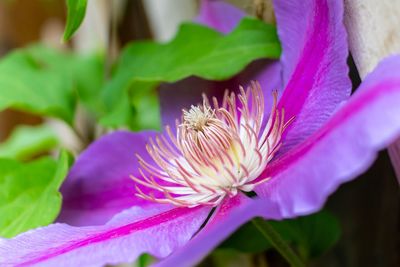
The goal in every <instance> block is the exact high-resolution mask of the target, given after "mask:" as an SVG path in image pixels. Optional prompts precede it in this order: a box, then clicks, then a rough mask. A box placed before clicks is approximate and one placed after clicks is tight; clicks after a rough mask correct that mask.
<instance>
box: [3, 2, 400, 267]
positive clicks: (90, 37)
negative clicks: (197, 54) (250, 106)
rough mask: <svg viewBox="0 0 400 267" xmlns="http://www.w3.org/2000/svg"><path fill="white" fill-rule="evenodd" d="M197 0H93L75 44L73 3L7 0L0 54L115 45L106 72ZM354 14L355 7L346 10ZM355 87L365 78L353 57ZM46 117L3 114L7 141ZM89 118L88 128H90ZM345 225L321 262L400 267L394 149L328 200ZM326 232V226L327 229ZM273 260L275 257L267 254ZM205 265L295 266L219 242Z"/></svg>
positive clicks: (264, 13)
mask: <svg viewBox="0 0 400 267" xmlns="http://www.w3.org/2000/svg"><path fill="white" fill-rule="evenodd" d="M227 2H230V3H233V4H235V5H236V6H238V7H240V8H242V9H243V10H245V11H246V12H248V14H250V15H253V16H257V17H259V18H261V19H263V20H265V21H267V22H274V17H273V10H272V4H271V2H270V1H265V0H236V1H233V0H232V1H227ZM198 8H199V2H198V1H196V0H113V1H112V0H91V1H89V5H88V8H87V14H86V17H85V20H84V23H83V25H82V27H81V28H80V29H79V31H78V33H77V34H76V36H75V37H74V38H73V40H72V41H71V42H69V43H62V42H61V41H60V40H61V37H62V33H63V30H64V24H65V18H66V7H65V1H62V0H1V1H0V56H3V55H5V54H7V53H8V52H9V51H11V50H13V49H16V48H19V47H24V46H26V45H28V44H31V43H36V42H43V43H45V44H47V45H49V46H53V47H56V48H59V49H72V50H74V51H76V52H78V53H82V54H85V53H89V52H91V51H94V50H97V49H104V50H105V51H107V52H106V53H107V61H108V63H107V64H106V67H105V70H104V73H105V77H107V75H108V74H109V71H110V67H111V65H112V62H113V60H114V59H115V58H116V55H117V54H118V53H119V51H120V49H121V47H123V46H124V45H125V44H126V43H127V42H130V41H132V40H140V39H155V40H158V41H167V40H169V39H171V38H172V37H173V36H174V34H175V32H176V30H177V27H178V25H179V24H180V23H181V22H183V21H188V20H191V19H193V18H194V17H195V16H196V14H197V11H198ZM346 15H348V14H346ZM349 65H350V69H351V77H352V81H353V85H354V88H356V87H357V86H358V84H359V83H360V77H359V75H358V72H357V69H356V67H355V65H354V63H353V60H352V59H351V58H350V59H349ZM44 120H45V119H44V118H41V117H38V116H33V115H30V114H26V113H23V112H20V111H16V110H5V111H2V112H1V113H0V141H3V140H5V139H6V138H7V137H8V136H9V134H10V133H11V132H12V130H13V129H14V128H15V127H16V126H18V125H35V124H39V123H42V122H43V121H44ZM46 123H48V124H49V125H51V126H52V127H53V128H54V129H55V130H56V131H57V132H58V134H59V135H61V136H62V140H63V142H64V143H65V145H66V146H67V147H70V148H71V149H74V147H75V148H76V147H77V146H79V144H76V141H74V140H75V139H74V138H75V137H74V134H73V133H70V132H68V131H67V130H66V128H65V127H63V125H62V124H60V123H57V122H55V121H52V120H48V119H46ZM85 123H86V122H84V121H83V122H82V125H81V128H82V131H85V129H84V128H85ZM326 207H327V209H328V210H329V211H331V212H332V213H333V214H334V215H336V216H337V217H338V219H339V222H340V226H341V229H342V230H341V237H340V240H339V241H338V242H337V244H336V245H335V246H334V247H333V248H332V249H330V250H329V251H328V252H326V253H325V254H324V255H323V256H322V257H320V258H318V259H316V260H314V261H313V262H312V265H313V266H327V267H331V266H332V267H334V266H341V267H357V266H362V267H364V266H371V267H372V266H388V267H391V266H393V267H398V266H400V253H399V252H400V193H399V186H398V183H397V180H396V178H395V175H394V171H393V168H392V165H391V163H390V160H389V157H388V155H387V152H386V151H383V152H381V154H380V156H379V158H378V160H377V161H376V162H375V164H374V165H373V166H372V168H371V169H370V170H369V171H368V172H367V173H365V174H364V175H362V177H360V179H356V180H355V181H353V182H350V183H347V184H344V185H343V186H341V188H340V189H339V190H338V191H336V193H335V194H333V195H332V196H331V197H330V199H329V200H328V203H327V205H326ZM320 234H322V235H323V233H320ZM267 259H268V260H267ZM200 266H287V264H286V263H285V261H284V260H283V259H282V258H281V257H280V256H279V255H278V254H277V253H276V252H274V251H270V250H268V251H267V252H260V253H256V254H252V255H249V254H246V253H243V252H238V251H234V252H232V251H227V250H224V249H219V250H217V251H216V252H215V253H213V254H212V255H210V256H209V257H208V258H207V259H205V260H204V262H203V263H201V264H200Z"/></svg>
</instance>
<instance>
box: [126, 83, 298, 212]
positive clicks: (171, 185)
mask: <svg viewBox="0 0 400 267" xmlns="http://www.w3.org/2000/svg"><path fill="white" fill-rule="evenodd" d="M272 96H273V100H274V101H273V104H272V108H271V111H270V113H269V115H268V116H265V114H266V113H265V110H264V109H265V106H264V96H263V93H262V90H261V87H260V85H259V84H258V83H257V82H252V83H251V85H250V86H249V87H248V88H247V90H244V88H242V87H240V92H239V93H238V94H235V93H229V92H228V91H226V92H225V95H224V98H223V101H222V103H221V105H220V103H218V100H217V99H216V98H212V101H211V102H212V104H210V100H209V99H208V98H207V97H206V96H205V95H203V103H202V104H201V105H197V106H191V108H190V109H189V110H183V114H182V118H181V121H178V122H177V125H176V126H177V127H176V132H175V133H173V132H172V130H171V127H169V126H167V127H166V134H164V135H160V136H158V137H156V138H155V139H154V140H150V141H149V144H148V145H147V147H146V148H147V151H148V153H149V155H150V157H151V158H152V162H149V161H145V160H144V159H143V158H142V157H141V156H140V155H137V157H138V160H139V164H140V169H139V172H140V174H141V176H140V177H133V176H131V178H132V179H133V180H134V181H135V182H136V191H137V192H136V195H137V196H139V197H141V198H144V199H147V200H150V201H154V202H158V203H169V204H173V205H176V206H185V207H195V206H198V205H210V206H216V205H218V204H219V203H220V202H221V201H222V200H223V199H224V198H226V197H233V196H235V195H236V194H237V193H238V192H240V191H246V192H248V191H252V190H253V189H254V187H255V186H256V185H257V184H260V183H263V182H267V181H268V180H269V177H259V176H260V174H261V173H262V171H263V170H264V169H265V168H266V166H267V164H268V163H269V162H270V161H271V160H272V158H273V157H274V155H275V154H276V152H277V151H278V150H279V147H280V146H281V142H282V134H283V132H284V131H285V129H286V128H287V126H288V125H289V123H290V122H291V121H292V119H293V118H291V119H289V120H285V113H284V110H283V109H281V110H278V109H277V92H276V91H274V92H273V93H272ZM267 114H268V113H267ZM145 189H146V190H145Z"/></svg>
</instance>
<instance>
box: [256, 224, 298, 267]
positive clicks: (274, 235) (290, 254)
mask: <svg viewBox="0 0 400 267" xmlns="http://www.w3.org/2000/svg"><path fill="white" fill-rule="evenodd" d="M252 223H253V224H254V225H255V226H256V228H257V229H258V230H259V231H260V233H261V234H262V235H263V236H264V237H265V239H266V240H268V242H270V243H271V245H272V246H273V247H274V248H275V249H276V250H277V251H278V252H279V253H280V254H281V255H282V257H284V258H285V259H286V261H287V262H288V263H289V264H290V265H291V266H292V267H305V264H304V263H303V261H302V260H301V259H300V258H299V256H298V255H297V254H296V253H295V252H294V251H293V249H292V248H291V247H290V246H289V244H288V243H286V241H285V240H284V239H283V238H282V237H281V235H280V234H279V233H278V232H277V231H276V230H275V229H274V228H273V227H272V225H271V224H270V223H269V222H268V221H265V220H263V219H261V218H254V219H253V220H252Z"/></svg>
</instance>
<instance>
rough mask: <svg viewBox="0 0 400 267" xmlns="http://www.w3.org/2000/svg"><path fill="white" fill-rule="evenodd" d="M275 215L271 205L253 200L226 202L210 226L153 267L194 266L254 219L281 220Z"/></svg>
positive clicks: (235, 199) (236, 198) (234, 199)
mask: <svg viewBox="0 0 400 267" xmlns="http://www.w3.org/2000/svg"><path fill="white" fill-rule="evenodd" d="M278 211H279V210H278V207H277V206H276V205H275V204H274V203H272V202H269V201H268V200H265V199H255V200H254V199H250V198H248V197H246V196H245V195H243V194H240V195H238V196H236V197H235V198H231V199H226V200H225V201H224V202H223V203H222V204H221V206H220V207H219V208H218V209H217V210H216V214H215V215H214V216H213V217H212V218H211V220H210V222H208V224H207V225H206V226H205V227H204V228H203V229H202V230H201V231H200V232H199V233H198V234H197V235H196V236H195V237H194V238H193V239H192V240H190V241H189V242H188V243H187V244H186V245H185V246H184V247H183V248H181V249H179V250H178V251H176V252H175V253H173V254H172V255H171V256H169V257H168V258H166V259H164V260H162V261H161V262H159V263H158V264H156V266H157V267H169V266H195V264H196V263H197V262H199V261H200V260H201V259H202V258H203V257H205V256H206V255H207V254H208V253H209V252H211V251H212V250H213V249H214V248H215V247H216V246H217V245H218V244H219V243H220V242H221V241H223V240H224V239H226V238H227V237H228V236H229V235H230V234H231V233H233V232H234V231H235V230H236V229H238V228H239V226H240V225H242V224H244V223H246V222H247V221H249V220H251V219H252V218H254V217H257V216H262V217H265V218H268V219H281V217H280V215H279V212H278Z"/></svg>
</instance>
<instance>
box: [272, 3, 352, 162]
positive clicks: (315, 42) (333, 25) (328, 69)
mask: <svg viewBox="0 0 400 267" xmlns="http://www.w3.org/2000/svg"><path fill="white" fill-rule="evenodd" d="M274 9H275V14H276V18H277V23H278V34H279V37H280V40H281V43H282V49H283V52H282V56H281V62H282V65H283V81H284V84H285V86H286V88H285V90H284V93H283V95H282V97H281V99H280V103H279V107H280V108H284V109H285V114H286V117H287V118H290V117H292V116H295V121H294V122H293V123H292V124H291V126H290V127H289V129H288V130H287V132H286V141H285V144H284V146H283V147H282V149H281V150H280V152H281V154H283V152H285V151H287V150H289V149H290V148H291V147H294V146H295V145H297V144H299V143H300V142H301V141H303V140H305V139H306V138H307V137H308V136H310V134H312V133H313V132H314V131H315V130H317V129H318V128H319V127H320V126H321V125H322V124H323V123H324V122H325V121H326V120H327V119H328V118H329V117H330V116H331V115H332V113H333V112H334V111H335V110H336V109H337V107H338V105H339V104H340V103H341V102H342V101H344V100H346V99H347V98H348V96H349V95H350V92H351V85H350V80H349V78H348V67H347V65H346V58H347V55H348V47H347V41H346V32H345V28H344V25H343V22H342V20H343V1H329V0H303V1H297V0H285V1H280V0H276V1H274Z"/></svg>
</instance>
